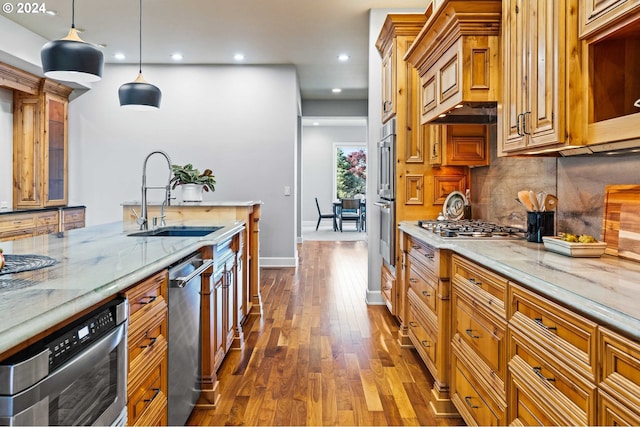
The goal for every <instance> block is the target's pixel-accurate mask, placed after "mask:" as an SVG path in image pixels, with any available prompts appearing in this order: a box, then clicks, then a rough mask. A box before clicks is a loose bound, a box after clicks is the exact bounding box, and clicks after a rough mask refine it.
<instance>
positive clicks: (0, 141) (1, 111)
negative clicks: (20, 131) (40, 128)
mask: <svg viewBox="0 0 640 427" xmlns="http://www.w3.org/2000/svg"><path fill="white" fill-rule="evenodd" d="M12 182H13V92H12V91H10V90H8V89H3V88H0V206H2V205H1V203H2V202H7V206H9V207H12V203H13V202H12V201H13V191H12V186H11V183H12Z"/></svg>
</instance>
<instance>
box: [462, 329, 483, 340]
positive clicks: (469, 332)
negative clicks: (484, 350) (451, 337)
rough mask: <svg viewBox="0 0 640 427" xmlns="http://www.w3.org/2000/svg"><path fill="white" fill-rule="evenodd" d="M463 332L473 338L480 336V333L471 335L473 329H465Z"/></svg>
mask: <svg viewBox="0 0 640 427" xmlns="http://www.w3.org/2000/svg"><path fill="white" fill-rule="evenodd" d="M465 332H466V333H467V335H469V336H470V337H471V338H473V339H478V338H480V335H473V329H467V330H466V331H465Z"/></svg>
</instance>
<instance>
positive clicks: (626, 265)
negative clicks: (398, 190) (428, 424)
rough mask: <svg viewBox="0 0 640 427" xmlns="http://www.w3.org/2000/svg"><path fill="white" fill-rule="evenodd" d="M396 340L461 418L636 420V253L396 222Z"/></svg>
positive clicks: (639, 371)
mask: <svg viewBox="0 0 640 427" xmlns="http://www.w3.org/2000/svg"><path fill="white" fill-rule="evenodd" d="M399 228H400V239H401V247H402V251H403V252H402V270H401V273H400V274H399V276H400V277H401V279H402V280H401V282H400V285H399V286H398V288H399V291H398V292H399V294H398V299H399V301H400V303H399V305H400V306H402V307H403V310H402V311H400V316H399V317H400V319H399V320H400V322H401V327H400V331H399V336H400V340H401V342H402V343H403V344H407V345H412V346H413V347H414V348H415V349H416V351H417V352H418V354H419V355H420V357H421V358H422V359H423V361H424V363H425V365H426V366H427V367H428V369H429V370H430V371H431V372H432V374H433V376H434V379H435V381H434V387H433V390H432V395H433V399H432V400H431V402H430V404H431V406H432V408H433V409H434V412H435V413H436V414H437V415H439V416H452V415H456V414H459V415H461V416H462V417H463V418H464V420H465V421H466V423H467V424H469V425H514V424H517V425H532V424H536V425H537V424H541V425H639V424H640V397H639V396H640V305H638V303H637V300H636V294H637V287H638V283H640V264H639V263H635V262H631V261H627V260H624V259H621V258H617V257H613V256H608V255H604V256H602V257H601V258H571V257H567V256H564V255H559V254H556V253H553V252H548V251H546V250H545V248H544V245H543V244H538V243H529V242H527V241H525V240H524V239H510V238H505V239H501V238H493V239H482V238H480V239H464V238H446V237H440V235H437V234H434V233H433V232H432V231H430V230H425V229H423V228H421V227H419V226H417V225H416V224H414V223H412V222H402V223H401V224H400V227H399Z"/></svg>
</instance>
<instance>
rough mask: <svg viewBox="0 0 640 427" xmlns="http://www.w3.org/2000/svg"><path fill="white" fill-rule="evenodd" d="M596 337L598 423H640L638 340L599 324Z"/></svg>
mask: <svg viewBox="0 0 640 427" xmlns="http://www.w3.org/2000/svg"><path fill="white" fill-rule="evenodd" d="M598 338H599V339H598V341H599V349H600V357H601V358H602V360H601V362H600V364H601V366H602V371H601V375H600V378H599V384H598V388H599V389H598V425H636V426H637V425H640V344H639V343H637V342H634V341H631V340H629V339H628V338H625V337H623V336H622V335H620V334H617V333H616V332H613V331H611V330H609V329H607V328H603V327H600V328H599V330H598Z"/></svg>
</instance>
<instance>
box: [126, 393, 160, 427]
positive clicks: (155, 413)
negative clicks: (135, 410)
mask: <svg viewBox="0 0 640 427" xmlns="http://www.w3.org/2000/svg"><path fill="white" fill-rule="evenodd" d="M168 422H169V418H168V414H167V396H166V395H165V394H164V393H162V392H160V393H158V395H157V396H155V397H154V399H153V400H152V401H151V402H150V403H149V406H147V410H146V411H144V412H143V413H142V414H141V415H140V417H139V418H138V420H137V421H136V422H135V423H133V424H131V425H134V426H166V425H167V423H168Z"/></svg>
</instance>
